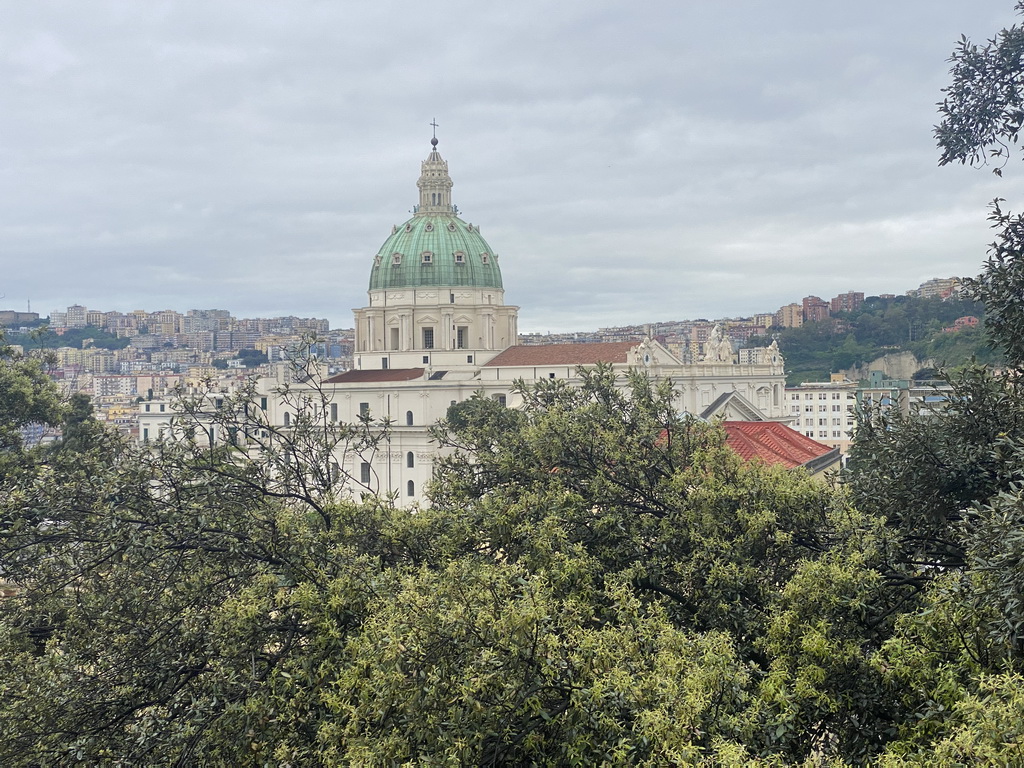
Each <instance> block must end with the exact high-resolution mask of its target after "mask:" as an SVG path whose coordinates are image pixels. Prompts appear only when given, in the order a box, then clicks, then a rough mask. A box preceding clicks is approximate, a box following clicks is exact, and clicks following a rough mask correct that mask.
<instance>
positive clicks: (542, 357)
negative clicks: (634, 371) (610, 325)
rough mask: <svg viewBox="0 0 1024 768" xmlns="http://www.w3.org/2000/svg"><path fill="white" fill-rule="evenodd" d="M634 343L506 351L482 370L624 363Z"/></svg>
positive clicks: (608, 343)
mask: <svg viewBox="0 0 1024 768" xmlns="http://www.w3.org/2000/svg"><path fill="white" fill-rule="evenodd" d="M638 344H639V342H637V341H608V342H601V343H595V344H536V345H527V346H520V347H509V348H508V349H506V350H505V351H504V352H502V353H500V354H499V355H498V356H497V357H494V358H491V360H490V361H489V362H488V363H487V364H486V365H485V366H484V367H486V368H494V367H499V366H506V365H511V366H520V365H522V366H527V365H596V364H597V363H625V362H628V354H629V350H631V349H633V348H634V347H636V346H637V345H638Z"/></svg>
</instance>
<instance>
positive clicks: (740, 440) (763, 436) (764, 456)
mask: <svg viewBox="0 0 1024 768" xmlns="http://www.w3.org/2000/svg"><path fill="white" fill-rule="evenodd" d="M722 426H723V427H724V428H725V434H726V445H728V446H729V447H730V448H732V450H734V451H735V452H736V453H737V455H739V457H740V458H741V459H744V460H746V461H762V462H764V463H765V464H771V465H775V464H781V465H782V466H784V467H787V468H789V469H793V468H796V467H802V468H804V469H806V470H807V471H808V472H809V473H810V474H812V475H821V474H822V473H825V472H828V471H831V470H837V469H839V467H840V466H841V461H842V459H841V453H840V451H839V449H838V448H832V447H830V446H828V445H823V444H822V443H819V442H817V441H816V440H812V439H811V438H809V437H807V436H805V435H801V434H800V433H799V432H797V431H796V430H793V429H790V428H789V427H787V426H786V425H785V424H780V423H779V422H777V421H757V422H754V421H724V422H722Z"/></svg>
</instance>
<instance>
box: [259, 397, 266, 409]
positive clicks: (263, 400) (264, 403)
mask: <svg viewBox="0 0 1024 768" xmlns="http://www.w3.org/2000/svg"><path fill="white" fill-rule="evenodd" d="M260 408H262V409H263V410H264V411H265V410H267V398H265V397H261V398H260Z"/></svg>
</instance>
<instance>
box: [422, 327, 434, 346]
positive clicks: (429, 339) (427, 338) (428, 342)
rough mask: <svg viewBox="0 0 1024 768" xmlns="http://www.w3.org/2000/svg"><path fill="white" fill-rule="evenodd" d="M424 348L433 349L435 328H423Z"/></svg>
mask: <svg viewBox="0 0 1024 768" xmlns="http://www.w3.org/2000/svg"><path fill="white" fill-rule="evenodd" d="M423 348H424V349H433V348H434V329H433V328H424V329H423Z"/></svg>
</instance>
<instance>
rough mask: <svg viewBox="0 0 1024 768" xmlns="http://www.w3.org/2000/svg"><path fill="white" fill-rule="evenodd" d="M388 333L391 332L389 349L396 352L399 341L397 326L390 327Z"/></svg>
mask: <svg viewBox="0 0 1024 768" xmlns="http://www.w3.org/2000/svg"><path fill="white" fill-rule="evenodd" d="M390 333H391V349H392V351H395V352H397V351H398V341H399V336H398V329H397V328H391V329H390Z"/></svg>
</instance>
